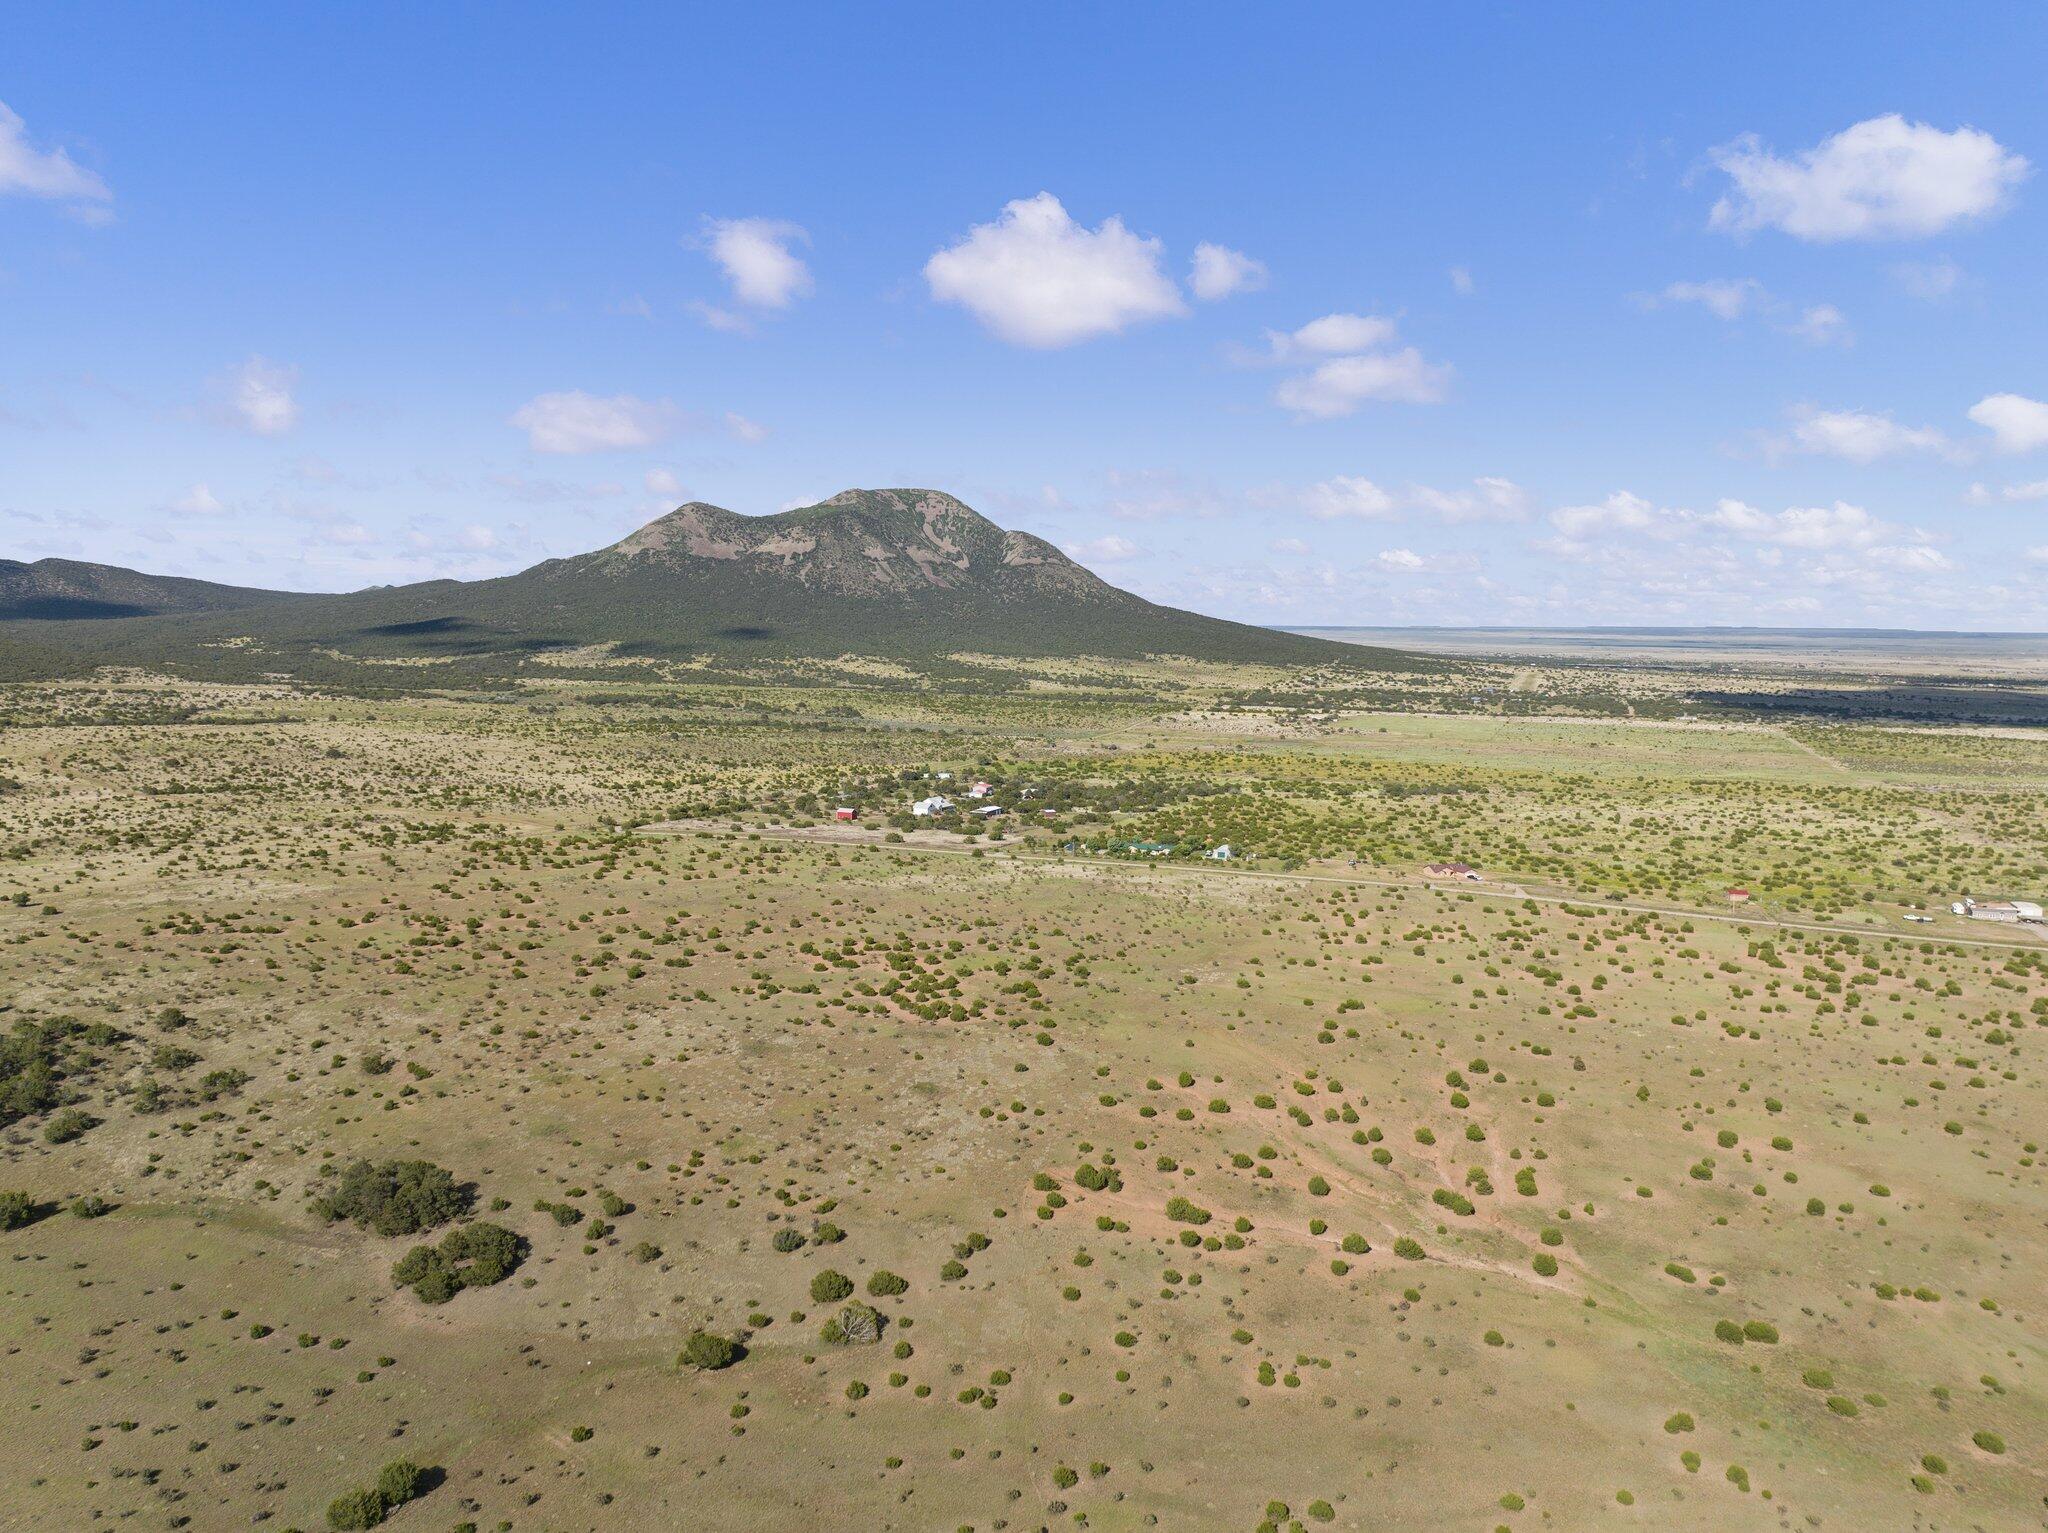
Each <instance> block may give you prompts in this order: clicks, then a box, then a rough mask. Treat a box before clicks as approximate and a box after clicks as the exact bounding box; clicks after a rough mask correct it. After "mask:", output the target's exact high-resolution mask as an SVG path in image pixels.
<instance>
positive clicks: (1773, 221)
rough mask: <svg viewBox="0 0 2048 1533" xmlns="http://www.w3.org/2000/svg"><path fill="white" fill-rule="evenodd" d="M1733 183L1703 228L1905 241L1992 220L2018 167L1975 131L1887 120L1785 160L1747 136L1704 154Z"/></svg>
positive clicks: (2023, 169) (2016, 159)
mask: <svg viewBox="0 0 2048 1533" xmlns="http://www.w3.org/2000/svg"><path fill="white" fill-rule="evenodd" d="M1708 157H1709V159H1710V160H1711V161H1712V162H1713V164H1714V165H1715V166H1716V167H1717V168H1719V169H1720V170H1722V171H1724V172H1726V173H1727V175H1728V177H1729V179H1730V180H1731V181H1732V182H1733V183H1734V184H1733V186H1732V187H1731V189H1730V190H1729V192H1728V193H1727V194H1726V195H1724V196H1723V197H1722V198H1721V199H1720V200H1719V201H1717V202H1716V203H1715V204H1714V207H1713V212H1712V214H1711V215H1710V217H1709V223H1710V224H1711V226H1712V227H1713V228H1716V229H1722V230H1726V231H1728V232H1730V233H1733V234H1738V235H1740V234H1749V233H1753V232H1754V231H1756V230H1758V229H1781V230H1783V231H1784V232H1785V233H1787V234H1790V235H1792V236H1793V237H1794V238H1796V239H1803V240H1816V241H1828V240H1846V239H1910V238H1916V237H1922V236H1926V235H1931V234H1938V233H1940V232H1941V231H1942V230H1944V229H1947V228H1950V227H1952V226H1954V225H1957V224H1961V223H1967V222H1970V221H1972V220H1975V219H1982V218H1987V217H1989V216H1991V215H1992V214H1995V213H1997V212H1999V211H2001V210H2002V209H2003V208H2004V207H2005V206H2006V204H2007V203H2008V202H2009V201H2010V200H2011V197H2012V193H2013V190H2014V188H2015V187H2017V186H2018V185H2019V183H2020V182H2021V180H2023V179H2024V178H2025V177H2026V175H2027V172H2028V170H2029V168H2030V167H2029V166H2028V164H2027V162H2026V160H2025V159H2024V158H2023V157H2022V156H2020V155H2018V154H2015V153H2013V152H2012V151H2011V150H2009V149H2007V148H2005V147H2004V146H2003V145H2001V144H2000V143H1999V142H1998V141H1997V140H1996V139H1994V138H1993V137H1992V136H1991V135H1990V134H1988V133H1984V132H1981V131H1979V130H1978V129H1976V128H1967V127H1965V128H1956V129H1953V130H1949V131H1944V130H1943V129H1940V128H1936V127H1932V126H1930V125H1929V124H1927V123H1916V122H1908V121H1906V119H1905V118H1903V117H1901V116H1899V115H1898V114H1897V113H1896V112H1894V113H1889V114H1887V115H1885V116H1883V117H1872V118H1870V119H1868V120H1867V121H1864V122H1859V123H1856V124H1855V125H1854V126H1852V127H1848V128H1844V129H1843V130H1842V131H1841V132H1839V133H1837V134H1834V135H1833V136H1832V137H1830V138H1825V139H1823V140H1821V142H1820V143H1819V144H1817V145H1815V146H1814V147H1813V148H1811V149H1804V150H1801V151H1800V152H1798V153H1797V154H1795V155H1792V156H1790V157H1784V156H1780V155H1777V154H1773V153H1772V152H1771V151H1770V150H1768V149H1766V148H1765V147H1764V146H1763V142H1762V141H1761V140H1760V139H1759V138H1758V137H1757V136H1756V135H1755V134H1753V133H1746V134H1744V135H1742V136H1741V137H1740V138H1737V139H1735V140H1733V141H1732V142H1729V143H1726V144H1723V145H1721V146H1720V147H1718V148H1716V149H1714V150H1712V151H1711V152H1710V154H1709V156H1708Z"/></svg>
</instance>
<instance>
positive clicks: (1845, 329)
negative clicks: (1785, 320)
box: [1785, 303, 1849, 346]
mask: <svg viewBox="0 0 2048 1533" xmlns="http://www.w3.org/2000/svg"><path fill="white" fill-rule="evenodd" d="M1785 328H1786V329H1787V330H1788V331H1789V332H1791V333H1792V334H1793V335H1796V336H1798V337H1799V339H1801V340H1802V341H1805V342H1806V343H1807V344H1808V345H1809V346H1830V345H1835V344H1839V343H1846V342H1847V341H1848V340H1849V321H1848V320H1847V319H1846V318H1845V317H1844V316H1843V314H1842V311H1841V310H1840V309H1838V308H1836V307H1835V306H1834V305H1833V304H1831V303H1816V304H1809V305H1808V306H1807V307H1806V308H1805V309H1804V310H1802V311H1801V312H1800V315H1799V318H1798V319H1797V320H1795V321H1794V322H1793V323H1791V324H1790V325H1787V326H1786V327H1785Z"/></svg>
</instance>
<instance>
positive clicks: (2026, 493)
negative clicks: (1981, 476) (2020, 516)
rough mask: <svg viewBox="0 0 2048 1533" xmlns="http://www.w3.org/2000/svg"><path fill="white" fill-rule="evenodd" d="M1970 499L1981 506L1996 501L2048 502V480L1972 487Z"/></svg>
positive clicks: (1974, 485)
mask: <svg viewBox="0 0 2048 1533" xmlns="http://www.w3.org/2000/svg"><path fill="white" fill-rule="evenodd" d="M1970 499H1971V500H1972V501H1974V502H1975V503H1976V504H1978V505H1980V506H1985V505H1990V504H1991V503H1993V502H1994V501H2000V500H2004V501H2028V500H2048V479H2036V480H2035V481H2034V482H2033V483H2031V484H2006V485H1999V486H1996V487H1993V486H1992V485H1988V484H1973V485H1971V486H1970Z"/></svg>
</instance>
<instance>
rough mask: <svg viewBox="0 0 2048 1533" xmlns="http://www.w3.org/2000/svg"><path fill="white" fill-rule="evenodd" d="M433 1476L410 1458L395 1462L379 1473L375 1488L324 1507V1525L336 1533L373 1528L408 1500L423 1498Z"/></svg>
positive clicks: (354, 1492) (341, 1497) (344, 1495)
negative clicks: (325, 1513) (325, 1515)
mask: <svg viewBox="0 0 2048 1533" xmlns="http://www.w3.org/2000/svg"><path fill="white" fill-rule="evenodd" d="M432 1473H434V1471H431V1470H427V1469H422V1468H421V1467H420V1466H419V1465H418V1464H415V1463H414V1462H413V1461H412V1460H411V1459H404V1458H402V1459H394V1460H393V1461H392V1462H390V1463H388V1464H386V1465H385V1466H384V1467H383V1469H381V1470H380V1471H378V1474H377V1483H376V1484H375V1485H366V1486H363V1487H362V1488H361V1489H359V1490H351V1491H344V1492H343V1493H342V1494H341V1495H339V1496H336V1497H335V1498H334V1500H333V1501H332V1502H331V1503H329V1505H328V1508H327V1526H328V1527H330V1528H332V1529H334V1530H335V1533H357V1530H359V1529H363V1528H374V1527H376V1526H377V1525H378V1524H379V1523H381V1522H383V1521H384V1519H385V1518H386V1517H389V1516H390V1515H391V1514H392V1513H393V1512H395V1511H397V1510H398V1509H399V1508H400V1507H402V1506H404V1505H405V1504H406V1503H407V1502H408V1501H415V1500H417V1499H418V1498H419V1497H420V1496H422V1495H424V1494H425V1493H426V1491H427V1489H428V1477H429V1476H430V1475H431V1474H432Z"/></svg>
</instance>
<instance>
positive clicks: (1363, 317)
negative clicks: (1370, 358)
mask: <svg viewBox="0 0 2048 1533" xmlns="http://www.w3.org/2000/svg"><path fill="white" fill-rule="evenodd" d="M1393 339H1394V322H1393V321H1392V320H1391V319H1381V318H1380V317H1379V316H1378V315H1376V314H1325V315H1324V316H1323V317H1322V318H1321V319H1312V320H1310V321H1309V322H1308V323H1307V324H1305V325H1303V326H1302V327H1301V328H1300V329H1299V330H1290V331H1280V330H1268V331H1267V332H1266V345H1267V347H1268V348H1269V349H1270V357H1269V360H1271V361H1275V362H1292V361H1298V360H1301V359H1303V358H1307V357H1329V356H1336V355H1337V354H1339V353H1341V352H1347V351H1371V350H1373V349H1375V348H1376V347H1380V346H1387V345H1391V344H1392V342H1393Z"/></svg>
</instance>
